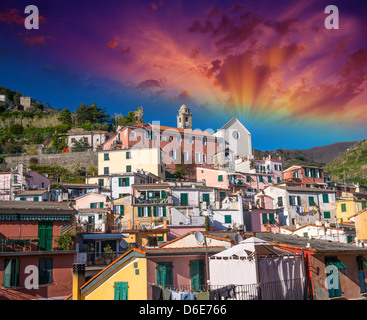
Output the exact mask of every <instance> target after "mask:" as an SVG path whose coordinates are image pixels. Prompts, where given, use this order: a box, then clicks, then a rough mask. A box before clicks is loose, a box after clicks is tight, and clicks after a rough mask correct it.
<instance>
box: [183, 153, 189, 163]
mask: <svg viewBox="0 0 367 320" xmlns="http://www.w3.org/2000/svg"><path fill="white" fill-rule="evenodd" d="M183 159H184V161H188V160H189V153H188V152H187V151H184V152H183Z"/></svg>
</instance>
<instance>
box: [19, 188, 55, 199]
mask: <svg viewBox="0 0 367 320" xmlns="http://www.w3.org/2000/svg"><path fill="white" fill-rule="evenodd" d="M46 192H48V190H45V189H44V190H25V191H23V192H20V193H17V194H16V195H15V196H16V197H19V196H32V195H42V194H44V193H46Z"/></svg>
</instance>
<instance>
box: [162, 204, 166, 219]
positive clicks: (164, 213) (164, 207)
mask: <svg viewBox="0 0 367 320" xmlns="http://www.w3.org/2000/svg"><path fill="white" fill-rule="evenodd" d="M162 208H163V217H165V216H166V206H163V207H162Z"/></svg>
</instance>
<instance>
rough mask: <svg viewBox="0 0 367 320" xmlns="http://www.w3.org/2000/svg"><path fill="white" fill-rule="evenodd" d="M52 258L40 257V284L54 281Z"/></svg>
mask: <svg viewBox="0 0 367 320" xmlns="http://www.w3.org/2000/svg"><path fill="white" fill-rule="evenodd" d="M52 268H53V261H52V258H40V259H39V269H38V272H39V284H49V283H52Z"/></svg>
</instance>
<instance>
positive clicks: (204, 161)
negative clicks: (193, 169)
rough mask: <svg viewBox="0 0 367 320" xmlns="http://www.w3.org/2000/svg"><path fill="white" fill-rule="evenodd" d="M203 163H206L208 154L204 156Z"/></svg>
mask: <svg viewBox="0 0 367 320" xmlns="http://www.w3.org/2000/svg"><path fill="white" fill-rule="evenodd" d="M203 163H206V154H203Z"/></svg>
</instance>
